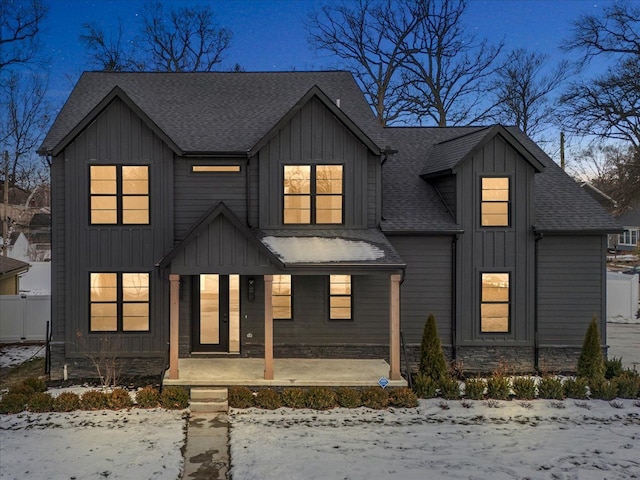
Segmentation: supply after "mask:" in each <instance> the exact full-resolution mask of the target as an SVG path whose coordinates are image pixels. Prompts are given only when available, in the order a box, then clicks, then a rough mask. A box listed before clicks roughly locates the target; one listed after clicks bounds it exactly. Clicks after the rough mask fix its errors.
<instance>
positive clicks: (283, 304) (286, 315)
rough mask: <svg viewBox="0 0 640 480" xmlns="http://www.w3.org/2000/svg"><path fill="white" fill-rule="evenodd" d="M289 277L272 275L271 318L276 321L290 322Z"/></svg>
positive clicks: (291, 316)
mask: <svg viewBox="0 0 640 480" xmlns="http://www.w3.org/2000/svg"><path fill="white" fill-rule="evenodd" d="M291 293H292V291H291V275H274V276H273V291H272V293H271V304H272V307H271V308H272V314H273V318H274V319H277V320H291V319H292V318H293V315H292V308H291Z"/></svg>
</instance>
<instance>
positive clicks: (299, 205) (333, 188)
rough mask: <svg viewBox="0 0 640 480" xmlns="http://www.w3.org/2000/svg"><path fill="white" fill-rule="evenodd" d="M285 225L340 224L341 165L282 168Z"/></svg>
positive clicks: (289, 166)
mask: <svg viewBox="0 0 640 480" xmlns="http://www.w3.org/2000/svg"><path fill="white" fill-rule="evenodd" d="M283 187H284V192H283V193H284V213H283V222H284V223H285V224H302V225H310V224H318V225H319V224H323V225H327V224H341V223H342V205H343V168H342V165H285V166H284V181H283Z"/></svg>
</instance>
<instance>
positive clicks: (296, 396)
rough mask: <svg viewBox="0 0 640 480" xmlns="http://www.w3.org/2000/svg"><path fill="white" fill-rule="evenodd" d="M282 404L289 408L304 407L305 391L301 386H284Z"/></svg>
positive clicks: (305, 401)
mask: <svg viewBox="0 0 640 480" xmlns="http://www.w3.org/2000/svg"><path fill="white" fill-rule="evenodd" d="M282 404H283V405H284V406H285V407H289V408H305V407H306V406H307V392H306V390H303V389H302V388H285V389H284V390H283V391H282Z"/></svg>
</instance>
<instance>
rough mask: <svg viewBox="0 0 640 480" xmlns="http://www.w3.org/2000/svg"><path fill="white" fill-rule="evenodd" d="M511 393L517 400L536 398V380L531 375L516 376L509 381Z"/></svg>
mask: <svg viewBox="0 0 640 480" xmlns="http://www.w3.org/2000/svg"><path fill="white" fill-rule="evenodd" d="M511 384H512V386H513V393H514V395H515V397H516V398H517V399H518V400H533V399H534V398H536V382H535V380H534V379H533V378H531V377H516V378H514V379H513V380H512V381H511Z"/></svg>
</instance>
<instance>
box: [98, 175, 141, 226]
mask: <svg viewBox="0 0 640 480" xmlns="http://www.w3.org/2000/svg"><path fill="white" fill-rule="evenodd" d="M89 176H90V197H91V198H90V202H89V203H90V207H89V208H90V222H91V224H93V225H148V224H149V167H148V166H146V165H142V166H139V165H136V166H127V165H91V166H90V167H89Z"/></svg>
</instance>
